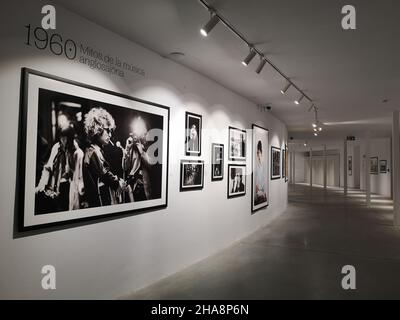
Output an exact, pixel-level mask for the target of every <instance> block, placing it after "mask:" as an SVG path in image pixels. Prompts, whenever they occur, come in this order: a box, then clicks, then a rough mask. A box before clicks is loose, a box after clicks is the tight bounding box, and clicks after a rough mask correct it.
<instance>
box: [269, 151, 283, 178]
mask: <svg viewBox="0 0 400 320" xmlns="http://www.w3.org/2000/svg"><path fill="white" fill-rule="evenodd" d="M280 177H281V149H279V148H276V147H271V180H275V179H280Z"/></svg>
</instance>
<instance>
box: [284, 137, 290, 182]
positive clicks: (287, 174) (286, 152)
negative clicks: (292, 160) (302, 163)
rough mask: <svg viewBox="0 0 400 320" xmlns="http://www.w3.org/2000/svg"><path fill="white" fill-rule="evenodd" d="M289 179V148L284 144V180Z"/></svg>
mask: <svg viewBox="0 0 400 320" xmlns="http://www.w3.org/2000/svg"><path fill="white" fill-rule="evenodd" d="M288 181H289V148H288V146H287V144H285V182H288Z"/></svg>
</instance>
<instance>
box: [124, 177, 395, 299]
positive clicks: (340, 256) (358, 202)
mask: <svg viewBox="0 0 400 320" xmlns="http://www.w3.org/2000/svg"><path fill="white" fill-rule="evenodd" d="M392 210H393V205H392V201H391V200H390V199H388V198H384V197H382V196H377V195H372V198H371V206H370V207H367V206H366V205H365V194H363V193H362V191H359V190H349V193H348V196H347V197H345V196H344V194H343V189H339V188H329V189H328V190H327V191H326V193H325V192H324V190H323V189H322V188H321V187H313V188H312V189H311V188H310V187H309V186H306V185H300V184H297V185H295V186H293V185H291V186H290V190H289V205H288V209H287V210H286V211H285V212H284V213H283V214H282V215H280V216H279V217H278V218H277V219H276V220H274V221H273V222H272V223H271V224H269V225H268V226H266V227H263V228H261V229H259V230H258V231H256V232H255V233H254V234H252V235H250V236H249V237H247V238H244V239H242V240H240V241H238V242H236V243H235V244H233V245H232V246H230V247H229V248H227V249H225V250H223V251H221V252H219V253H217V254H215V255H213V256H211V257H209V258H207V259H205V260H203V261H200V262H199V263H196V264H195V265H192V266H190V267H188V268H186V269H185V270H183V271H180V272H178V273H176V274H174V275H172V276H169V277H167V278H165V279H163V280H161V281H159V282H157V283H155V284H153V285H151V286H149V287H147V288H144V289H142V290H139V291H138V292H135V293H133V294H131V295H128V296H124V297H123V299H399V298H400V277H399V276H398V274H399V271H400V230H399V228H396V227H394V226H393V213H392ZM256 214H263V213H256ZM345 265H352V266H354V267H355V269H356V276H357V278H356V285H357V288H356V290H344V289H342V286H341V281H342V278H343V277H344V275H343V274H341V270H342V267H343V266H345Z"/></svg>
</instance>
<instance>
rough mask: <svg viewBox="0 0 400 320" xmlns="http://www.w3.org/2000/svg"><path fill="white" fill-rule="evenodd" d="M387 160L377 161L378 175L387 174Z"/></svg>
mask: <svg viewBox="0 0 400 320" xmlns="http://www.w3.org/2000/svg"><path fill="white" fill-rule="evenodd" d="M387 172H388V169H387V160H379V173H387Z"/></svg>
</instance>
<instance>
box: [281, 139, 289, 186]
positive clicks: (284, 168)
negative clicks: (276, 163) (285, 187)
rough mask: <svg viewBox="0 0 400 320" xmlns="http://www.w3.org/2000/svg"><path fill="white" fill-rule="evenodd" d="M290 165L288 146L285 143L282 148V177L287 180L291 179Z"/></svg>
mask: <svg viewBox="0 0 400 320" xmlns="http://www.w3.org/2000/svg"><path fill="white" fill-rule="evenodd" d="M288 170H289V166H288V147H287V145H285V146H284V147H283V148H282V178H283V179H285V182H288V180H289V173H288Z"/></svg>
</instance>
